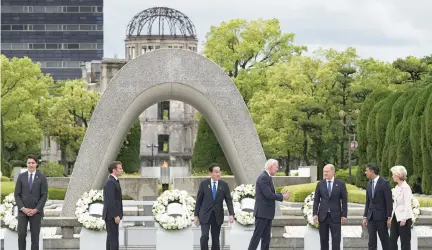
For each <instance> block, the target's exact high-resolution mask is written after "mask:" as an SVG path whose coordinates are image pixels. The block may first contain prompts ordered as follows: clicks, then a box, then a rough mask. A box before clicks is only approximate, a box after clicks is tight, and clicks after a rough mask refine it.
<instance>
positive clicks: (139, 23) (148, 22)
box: [126, 7, 196, 38]
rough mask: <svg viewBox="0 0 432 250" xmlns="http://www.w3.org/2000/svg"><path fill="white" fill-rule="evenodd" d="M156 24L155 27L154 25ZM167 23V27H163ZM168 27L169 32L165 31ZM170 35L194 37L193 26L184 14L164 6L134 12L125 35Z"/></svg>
mask: <svg viewBox="0 0 432 250" xmlns="http://www.w3.org/2000/svg"><path fill="white" fill-rule="evenodd" d="M154 25H157V27H154ZM165 25H168V27H165ZM166 28H168V30H169V33H168V34H166V33H165V29H166ZM141 35H159V36H163V35H171V36H185V37H194V38H196V31H195V26H194V25H193V23H192V21H191V20H190V19H189V17H187V16H186V15H185V14H183V13H181V12H180V11H178V10H175V9H170V8H166V7H154V8H150V9H146V10H144V11H142V12H140V13H138V14H136V15H135V16H134V17H133V18H132V20H131V21H130V22H129V24H128V26H127V28H126V36H128V37H130V36H141Z"/></svg>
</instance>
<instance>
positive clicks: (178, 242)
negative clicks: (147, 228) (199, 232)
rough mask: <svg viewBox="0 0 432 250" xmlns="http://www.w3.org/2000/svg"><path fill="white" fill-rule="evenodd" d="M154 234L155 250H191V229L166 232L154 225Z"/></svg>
mask: <svg viewBox="0 0 432 250" xmlns="http://www.w3.org/2000/svg"><path fill="white" fill-rule="evenodd" d="M155 226H156V227H157V233H156V250H172V249H175V250H191V249H193V239H194V237H193V232H192V227H191V226H189V227H188V228H185V229H181V230H166V229H164V228H162V227H161V226H159V224H157V223H156V224H155Z"/></svg>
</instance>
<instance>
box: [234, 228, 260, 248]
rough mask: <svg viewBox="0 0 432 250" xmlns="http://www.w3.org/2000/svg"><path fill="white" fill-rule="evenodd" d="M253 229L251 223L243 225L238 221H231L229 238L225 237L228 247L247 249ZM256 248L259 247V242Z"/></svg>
mask: <svg viewBox="0 0 432 250" xmlns="http://www.w3.org/2000/svg"><path fill="white" fill-rule="evenodd" d="M254 229H255V227H254V226H253V225H251V226H249V227H245V226H243V225H241V224H239V223H238V222H236V223H233V224H232V226H231V231H230V234H229V239H227V241H228V242H229V245H230V249H248V247H249V243H250V241H251V239H252V235H253V232H254ZM257 249H261V242H260V243H259V244H258V248H257Z"/></svg>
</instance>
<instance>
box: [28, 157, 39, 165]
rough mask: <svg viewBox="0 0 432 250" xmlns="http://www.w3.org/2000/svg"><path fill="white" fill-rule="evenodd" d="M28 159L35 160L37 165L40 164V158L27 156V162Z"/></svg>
mask: <svg viewBox="0 0 432 250" xmlns="http://www.w3.org/2000/svg"><path fill="white" fill-rule="evenodd" d="M28 159H33V160H34V161H35V162H36V164H37V163H38V158H37V157H36V156H34V155H27V156H26V162H27V160H28Z"/></svg>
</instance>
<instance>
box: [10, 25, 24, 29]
mask: <svg viewBox="0 0 432 250" xmlns="http://www.w3.org/2000/svg"><path fill="white" fill-rule="evenodd" d="M12 30H24V25H21V24H17V25H12Z"/></svg>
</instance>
